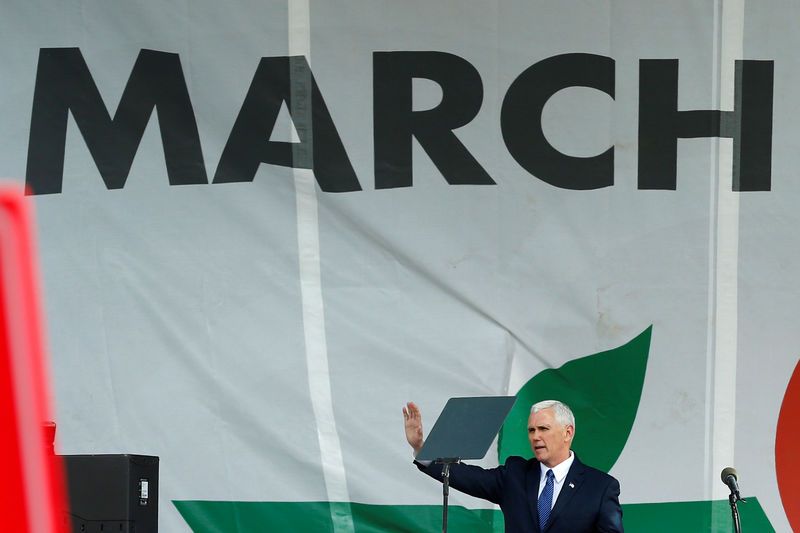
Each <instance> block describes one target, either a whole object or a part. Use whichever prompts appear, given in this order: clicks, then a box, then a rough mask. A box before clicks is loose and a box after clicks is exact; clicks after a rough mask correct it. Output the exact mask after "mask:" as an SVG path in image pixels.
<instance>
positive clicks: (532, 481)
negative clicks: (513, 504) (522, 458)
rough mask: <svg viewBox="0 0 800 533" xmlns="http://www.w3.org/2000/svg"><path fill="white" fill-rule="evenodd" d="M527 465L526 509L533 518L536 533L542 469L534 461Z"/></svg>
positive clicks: (537, 529)
mask: <svg viewBox="0 0 800 533" xmlns="http://www.w3.org/2000/svg"><path fill="white" fill-rule="evenodd" d="M529 464H530V465H531V467H530V469H529V470H528V479H527V480H526V484H527V487H526V489H527V491H528V498H527V499H528V509H529V510H530V512H531V516H532V517H533V523H534V524H535V525H536V531H539V482H540V481H541V479H542V468H541V467H540V466H539V462H538V461H536V460H535V459H534V460H533V461H531V462H530V463H529Z"/></svg>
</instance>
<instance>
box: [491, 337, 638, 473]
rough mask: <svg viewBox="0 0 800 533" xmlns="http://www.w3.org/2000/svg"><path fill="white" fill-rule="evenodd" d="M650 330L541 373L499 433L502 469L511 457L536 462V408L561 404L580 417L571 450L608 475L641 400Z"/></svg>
mask: <svg viewBox="0 0 800 533" xmlns="http://www.w3.org/2000/svg"><path fill="white" fill-rule="evenodd" d="M652 329H653V326H650V327H649V328H647V329H646V330H644V331H643V332H642V333H640V334H639V336H638V337H636V338H635V339H633V340H632V341H630V342H628V343H627V344H625V345H624V346H620V347H619V348H615V349H613V350H609V351H606V352H601V353H598V354H594V355H589V356H586V357H581V358H580V359H573V360H572V361H569V362H567V363H565V364H564V365H563V366H561V367H560V368H556V369H552V368H548V369H547V370H543V371H542V372H539V373H538V374H536V375H535V376H534V377H533V378H531V380H530V381H528V382H527V383H526V384H525V385H524V386H523V387H522V388H521V389H520V390H519V392H518V393H517V403H516V404H515V405H514V407H513V409H512V410H511V413H509V415H508V418H507V419H506V421H505V424H503V427H502V429H501V430H500V436H499V439H498V446H497V454H498V458H499V461H500V464H503V463H504V462H505V460H506V459H507V458H508V457H509V456H511V455H519V456H522V457H525V458H530V457H533V452H532V451H531V446H530V443H529V441H528V429H527V428H528V416H529V414H530V408H531V405H533V404H534V403H536V402H538V401H541V400H551V399H555V400H561V401H563V402H564V403H566V404H567V405H569V406H570V407H571V408H572V411H573V413H575V439H574V440H573V442H572V449H573V450H574V451H575V453H576V454H577V455H578V456H579V457H580V458H581V461H583V462H584V463H586V464H588V465H591V466H593V467H595V468H598V469H600V470H603V471H604V472H608V471H609V470H611V467H612V466H614V463H615V462H617V459H618V458H619V456H620V454H621V453H622V449H623V448H624V447H625V443H626V442H627V440H628V435H630V432H631V427H633V421H634V419H635V418H636V411H637V409H638V408H639V399H640V398H641V396H642V385H643V383H644V374H645V369H646V368H647V356H648V354H649V352H650V336H651V333H652Z"/></svg>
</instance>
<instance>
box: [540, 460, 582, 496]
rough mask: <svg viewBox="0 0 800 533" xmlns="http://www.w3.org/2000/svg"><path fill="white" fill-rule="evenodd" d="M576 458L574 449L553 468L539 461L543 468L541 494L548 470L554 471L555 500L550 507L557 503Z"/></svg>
mask: <svg viewBox="0 0 800 533" xmlns="http://www.w3.org/2000/svg"><path fill="white" fill-rule="evenodd" d="M574 460H575V454H574V453H572V450H570V451H569V457H568V458H566V459H564V460H563V461H561V462H560V463H558V464H557V465H556V466H554V467H553V468H550V467H549V466H545V465H544V463H539V468H541V471H542V472H541V476H540V477H539V496H541V495H542V490H544V484H545V483H546V482H547V471H548V470H552V471H553V501H552V502H550V509H552V508H553V506H554V505H555V504H556V500H557V499H558V495H559V493H560V492H561V488H562V487H563V486H564V480H565V479H566V478H567V472H569V467H571V466H572V462H573V461H574Z"/></svg>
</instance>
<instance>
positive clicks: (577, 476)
mask: <svg viewBox="0 0 800 533" xmlns="http://www.w3.org/2000/svg"><path fill="white" fill-rule="evenodd" d="M585 470H586V469H585V468H584V466H583V463H581V462H580V461H578V457H577V456H576V457H575V459H574V460H573V461H572V466H570V467H569V472H567V477H565V478H564V484H563V485H562V486H561V492H559V494H558V499H556V503H555V505H554V506H553V510H552V511H550V517H549V518H548V519H547V523H546V524H545V525H544V530H543V531H547V530H548V529H550V526H552V525H553V523H554V522H555V521H556V520H557V519H558V517H559V516H560V514H561V511H562V510H563V509H566V508H568V506H569V501H570V500H571V499H572V496H573V495H574V494H575V493H576V492H578V490H579V489H580V487H581V483H583V474H584V471H585ZM536 523H537V524H538V523H539V522H538V516H537V522H536Z"/></svg>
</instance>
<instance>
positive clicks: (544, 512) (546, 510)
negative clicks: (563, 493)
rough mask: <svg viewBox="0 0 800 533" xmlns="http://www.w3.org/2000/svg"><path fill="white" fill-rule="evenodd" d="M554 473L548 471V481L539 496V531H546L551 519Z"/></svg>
mask: <svg viewBox="0 0 800 533" xmlns="http://www.w3.org/2000/svg"><path fill="white" fill-rule="evenodd" d="M554 477H555V476H554V475H553V471H552V470H548V471H547V481H545V483H544V489H542V494H541V495H540V496H539V529H544V525H545V524H546V523H547V519H548V518H550V508H551V507H552V506H553V479H554Z"/></svg>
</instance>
